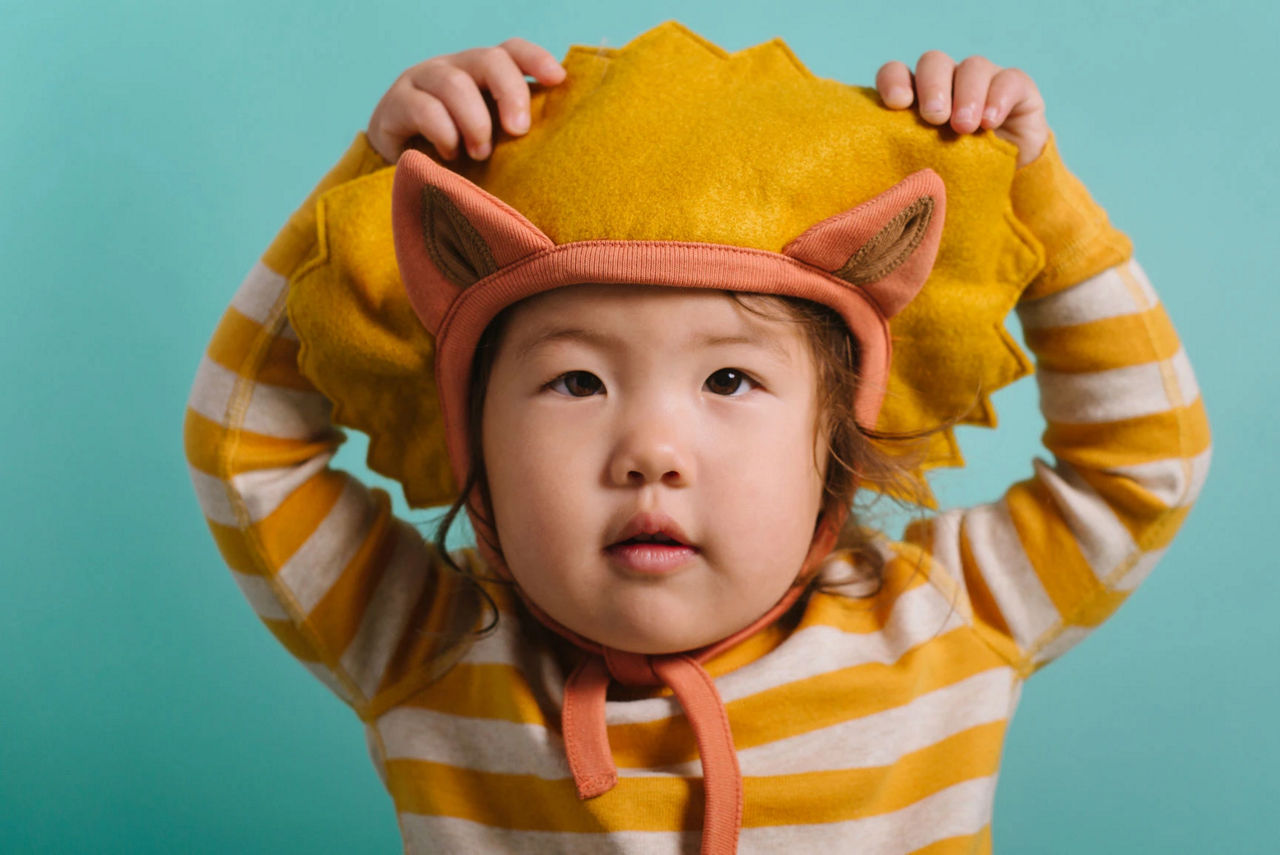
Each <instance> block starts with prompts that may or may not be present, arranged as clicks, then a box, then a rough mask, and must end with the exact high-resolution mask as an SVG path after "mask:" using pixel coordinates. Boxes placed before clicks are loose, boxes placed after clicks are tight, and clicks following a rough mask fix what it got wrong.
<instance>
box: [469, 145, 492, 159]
mask: <svg viewBox="0 0 1280 855" xmlns="http://www.w3.org/2000/svg"><path fill="white" fill-rule="evenodd" d="M488 156H489V144H488V143H480V145H478V146H476V147H475V148H473V149H471V159H472V160H483V159H484V158H486V157H488Z"/></svg>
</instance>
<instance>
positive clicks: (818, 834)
mask: <svg viewBox="0 0 1280 855" xmlns="http://www.w3.org/2000/svg"><path fill="white" fill-rule="evenodd" d="M995 790H996V776H995V775H991V776H989V777H985V778H974V779H972V780H968V781H964V782H961V783H959V784H955V785H953V786H950V787H947V788H946V789H945V790H940V791H939V792H936V793H933V794H932V795H929V796H926V797H925V798H923V799H920V800H919V801H918V802H914V803H912V804H910V805H908V806H907V807H904V808H901V809H900V810H895V811H892V812H890V813H885V814H879V815H877V816H869V817H865V818H863V819H854V820H849V821H847V822H831V823H817V824H814V825H786V826H766V827H763V828H744V829H742V834H741V836H740V837H739V839H738V840H739V848H738V851H739V853H741V855H750V853H766V855H767V854H768V853H777V852H824V851H825V852H832V853H843V852H856V853H858V855H902V853H906V852H914V851H915V850H917V849H921V848H923V847H925V846H928V845H929V844H930V843H933V842H935V841H938V840H945V839H947V838H948V837H958V836H960V835H962V834H977V833H978V832H980V831H981V830H982V829H983V827H985V826H986V825H987V824H988V823H989V822H990V821H991V809H992V803H993V800H994V799H993V797H994V795H995Z"/></svg>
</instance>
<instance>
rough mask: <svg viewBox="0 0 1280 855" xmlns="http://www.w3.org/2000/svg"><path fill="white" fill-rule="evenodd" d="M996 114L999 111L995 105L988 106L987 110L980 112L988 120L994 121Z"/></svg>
mask: <svg viewBox="0 0 1280 855" xmlns="http://www.w3.org/2000/svg"><path fill="white" fill-rule="evenodd" d="M998 114H999V111H998V110H997V109H996V108H995V107H988V108H987V111H986V112H985V113H983V114H982V117H983V118H984V119H986V120H987V121H988V122H994V121H995V120H996V116H997V115H998Z"/></svg>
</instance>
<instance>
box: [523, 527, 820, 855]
mask: <svg viewBox="0 0 1280 855" xmlns="http://www.w3.org/2000/svg"><path fill="white" fill-rule="evenodd" d="M843 522H844V519H843V515H840V518H839V519H835V518H831V517H828V518H824V523H823V524H822V525H821V526H820V527H819V528H818V531H817V532H816V533H815V534H814V540H813V543H812V544H811V545H810V547H809V554H808V556H806V558H805V562H804V565H803V566H802V568H801V572H800V573H799V574H798V578H799V579H801V580H807V579H808V578H809V575H810V574H809V571H810V570H811V568H813V567H815V566H816V565H817V563H818V562H819V561H820V560H821V559H823V558H825V557H826V556H827V554H828V553H830V552H831V550H832V548H833V547H834V546H835V542H836V535H837V533H838V532H839V529H840V526H841V525H842V524H843ZM805 587H806V585H805V584H803V583H799V584H796V585H794V586H792V587H791V588H790V589H789V590H788V591H787V593H786V595H785V596H784V597H783V598H782V599H781V600H779V601H778V603H776V604H775V605H774V606H773V608H771V609H769V611H767V612H766V613H765V614H763V615H761V616H760V618H759V619H757V620H756V621H754V622H753V623H752V624H751V625H750V626H748V627H746V628H744V629H742V630H740V631H738V632H736V633H734V634H733V635H731V636H729V637H728V638H725V639H723V640H721V641H719V642H716V643H715V644H711V645H708V646H707V647H703V648H700V649H699V650H696V651H691V652H688V653H669V654H662V655H649V654H644V653H629V652H626V651H622V650H614V649H613V648H609V647H604V646H602V645H598V644H593V643H591V642H588V641H586V640H585V639H582V638H580V637H578V636H577V635H576V634H573V633H570V632H568V631H567V630H565V629H564V628H563V627H560V626H559V625H558V624H557V623H556V622H554V621H553V620H552V619H551V618H550V617H548V616H547V615H545V614H544V613H543V612H542V611H541V610H540V609H537V608H536V607H532V604H530V605H531V608H532V610H533V613H534V614H535V615H537V617H538V618H539V619H540V620H542V621H543V622H544V623H546V624H547V625H548V626H550V627H551V628H552V629H555V630H556V631H557V632H559V633H560V634H562V635H565V637H567V638H569V639H570V640H571V641H573V642H574V643H575V644H577V645H578V646H579V647H582V648H583V649H585V650H586V651H587V655H586V656H584V657H583V659H582V661H581V662H580V663H579V664H578V667H577V668H575V669H574V670H573V673H572V674H570V675H569V679H568V680H567V681H566V682H565V688H564V704H563V706H562V707H561V718H560V723H561V730H562V731H563V733H564V744H565V753H566V755H567V756H568V758H569V769H570V771H571V772H572V773H573V782H574V785H575V786H576V787H577V790H578V798H580V799H591V798H595V797H596V796H600V795H603V794H604V793H607V792H609V791H610V790H611V789H613V788H614V787H615V786H617V784H618V767H617V765H616V764H615V763H614V762H613V750H612V749H611V748H610V746H609V732H608V728H607V727H606V725H605V697H606V695H607V694H608V691H609V683H610V681H611V680H617V681H618V682H619V683H622V684H623V685H626V686H667V687H668V688H670V689H671V691H672V692H674V693H675V696H676V700H677V701H678V702H679V703H680V706H681V708H683V710H684V714H685V717H686V718H687V719H688V720H689V726H690V727H691V728H692V730H693V736H694V739H695V740H697V743H698V755H699V757H700V758H701V761H702V781H703V790H704V794H705V807H704V810H703V822H702V855H724V854H725V853H733V852H736V851H737V848H738V830H739V829H740V828H741V827H742V772H741V770H740V769H739V767H738V752H737V748H736V747H735V746H734V742H733V731H732V730H731V729H730V728H729V714H728V712H727V711H726V710H725V706H724V701H723V700H722V699H721V698H720V693H719V692H718V691H717V690H716V684H715V681H714V680H712V679H711V675H710V674H708V673H707V672H706V670H705V669H704V668H703V667H702V664H701V663H702V662H705V661H707V660H709V659H711V658H712V657H713V656H715V655H717V654H719V653H720V652H722V651H724V650H727V649H728V648H730V647H732V646H733V645H734V644H737V643H738V642H739V641H741V640H743V639H745V638H747V637H748V636H750V635H753V634H754V633H756V632H757V631H759V630H760V629H762V628H764V627H765V626H768V625H769V624H772V623H773V622H774V621H776V620H777V619H778V618H780V617H781V616H782V615H783V613H784V612H786V611H787V609H789V608H791V606H792V605H794V604H795V602H796V601H797V600H798V599H799V598H800V596H801V595H802V594H803V593H804V590H805Z"/></svg>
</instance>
